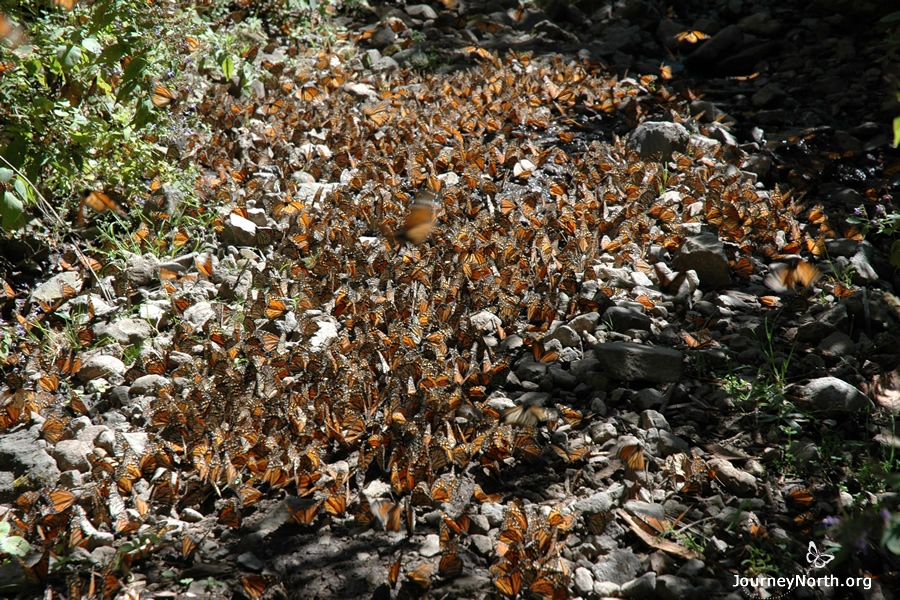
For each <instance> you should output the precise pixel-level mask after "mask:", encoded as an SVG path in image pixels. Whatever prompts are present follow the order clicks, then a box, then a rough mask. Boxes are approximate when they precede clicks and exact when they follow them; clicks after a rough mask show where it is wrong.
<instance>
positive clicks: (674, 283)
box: [653, 263, 687, 295]
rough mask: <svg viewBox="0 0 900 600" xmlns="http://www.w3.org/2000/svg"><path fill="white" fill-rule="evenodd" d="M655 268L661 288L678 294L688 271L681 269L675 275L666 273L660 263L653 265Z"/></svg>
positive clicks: (672, 293)
mask: <svg viewBox="0 0 900 600" xmlns="http://www.w3.org/2000/svg"><path fill="white" fill-rule="evenodd" d="M653 269H654V270H655V271H656V278H657V280H658V281H659V289H661V290H662V291H663V292H665V293H666V294H670V295H676V294H678V292H679V291H681V286H682V285H683V284H684V280H685V279H686V278H687V271H679V272H678V273H676V274H675V276H674V277H673V276H670V275H666V273H665V272H664V271H663V270H662V267H660V266H659V263H656V264H655V265H653Z"/></svg>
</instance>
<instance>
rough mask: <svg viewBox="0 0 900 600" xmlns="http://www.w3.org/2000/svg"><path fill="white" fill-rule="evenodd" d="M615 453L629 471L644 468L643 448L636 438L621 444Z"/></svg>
mask: <svg viewBox="0 0 900 600" xmlns="http://www.w3.org/2000/svg"><path fill="white" fill-rule="evenodd" d="M617 455H618V457H619V460H621V461H622V462H623V463H624V464H625V468H626V469H628V470H629V471H640V470H641V469H643V468H644V448H643V446H641V444H640V442H638V441H637V440H636V439H633V442H629V443H626V444H623V445H622V446H621V447H620V448H619V451H618V452H617Z"/></svg>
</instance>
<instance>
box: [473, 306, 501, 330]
mask: <svg viewBox="0 0 900 600" xmlns="http://www.w3.org/2000/svg"><path fill="white" fill-rule="evenodd" d="M469 323H470V324H471V325H472V327H473V328H474V329H476V330H477V331H479V332H480V333H482V334H491V333H496V332H497V328H498V327H500V325H501V324H502V321H501V320H500V317H498V316H497V315H495V314H494V313H492V312H490V311H487V310H482V311H480V312H477V313H475V314H474V315H472V316H471V317H469Z"/></svg>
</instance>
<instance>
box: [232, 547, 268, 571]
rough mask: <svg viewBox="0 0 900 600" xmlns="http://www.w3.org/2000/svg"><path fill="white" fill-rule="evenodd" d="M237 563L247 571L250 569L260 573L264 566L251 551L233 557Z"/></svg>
mask: <svg viewBox="0 0 900 600" xmlns="http://www.w3.org/2000/svg"><path fill="white" fill-rule="evenodd" d="M235 562H237V564H238V565H240V566H241V567H243V568H244V569H246V570H248V571H252V572H253V573H262V570H263V569H264V568H265V566H266V565H265V563H264V562H263V561H261V560H259V558H258V557H257V556H256V555H255V554H253V553H252V552H242V553H241V554H239V555H238V557H237V558H236V559H235Z"/></svg>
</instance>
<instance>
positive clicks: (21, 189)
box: [13, 177, 28, 200]
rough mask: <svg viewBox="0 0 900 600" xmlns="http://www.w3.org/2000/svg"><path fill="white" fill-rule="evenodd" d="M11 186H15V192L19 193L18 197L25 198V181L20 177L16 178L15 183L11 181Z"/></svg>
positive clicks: (26, 195) (26, 196)
mask: <svg viewBox="0 0 900 600" xmlns="http://www.w3.org/2000/svg"><path fill="white" fill-rule="evenodd" d="M13 188H15V190H16V193H17V194H19V198H22V199H23V200H26V199H27V198H28V188H27V187H26V186H25V182H24V181H22V179H21V178H18V177H17V178H16V181H15V183H13Z"/></svg>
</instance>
